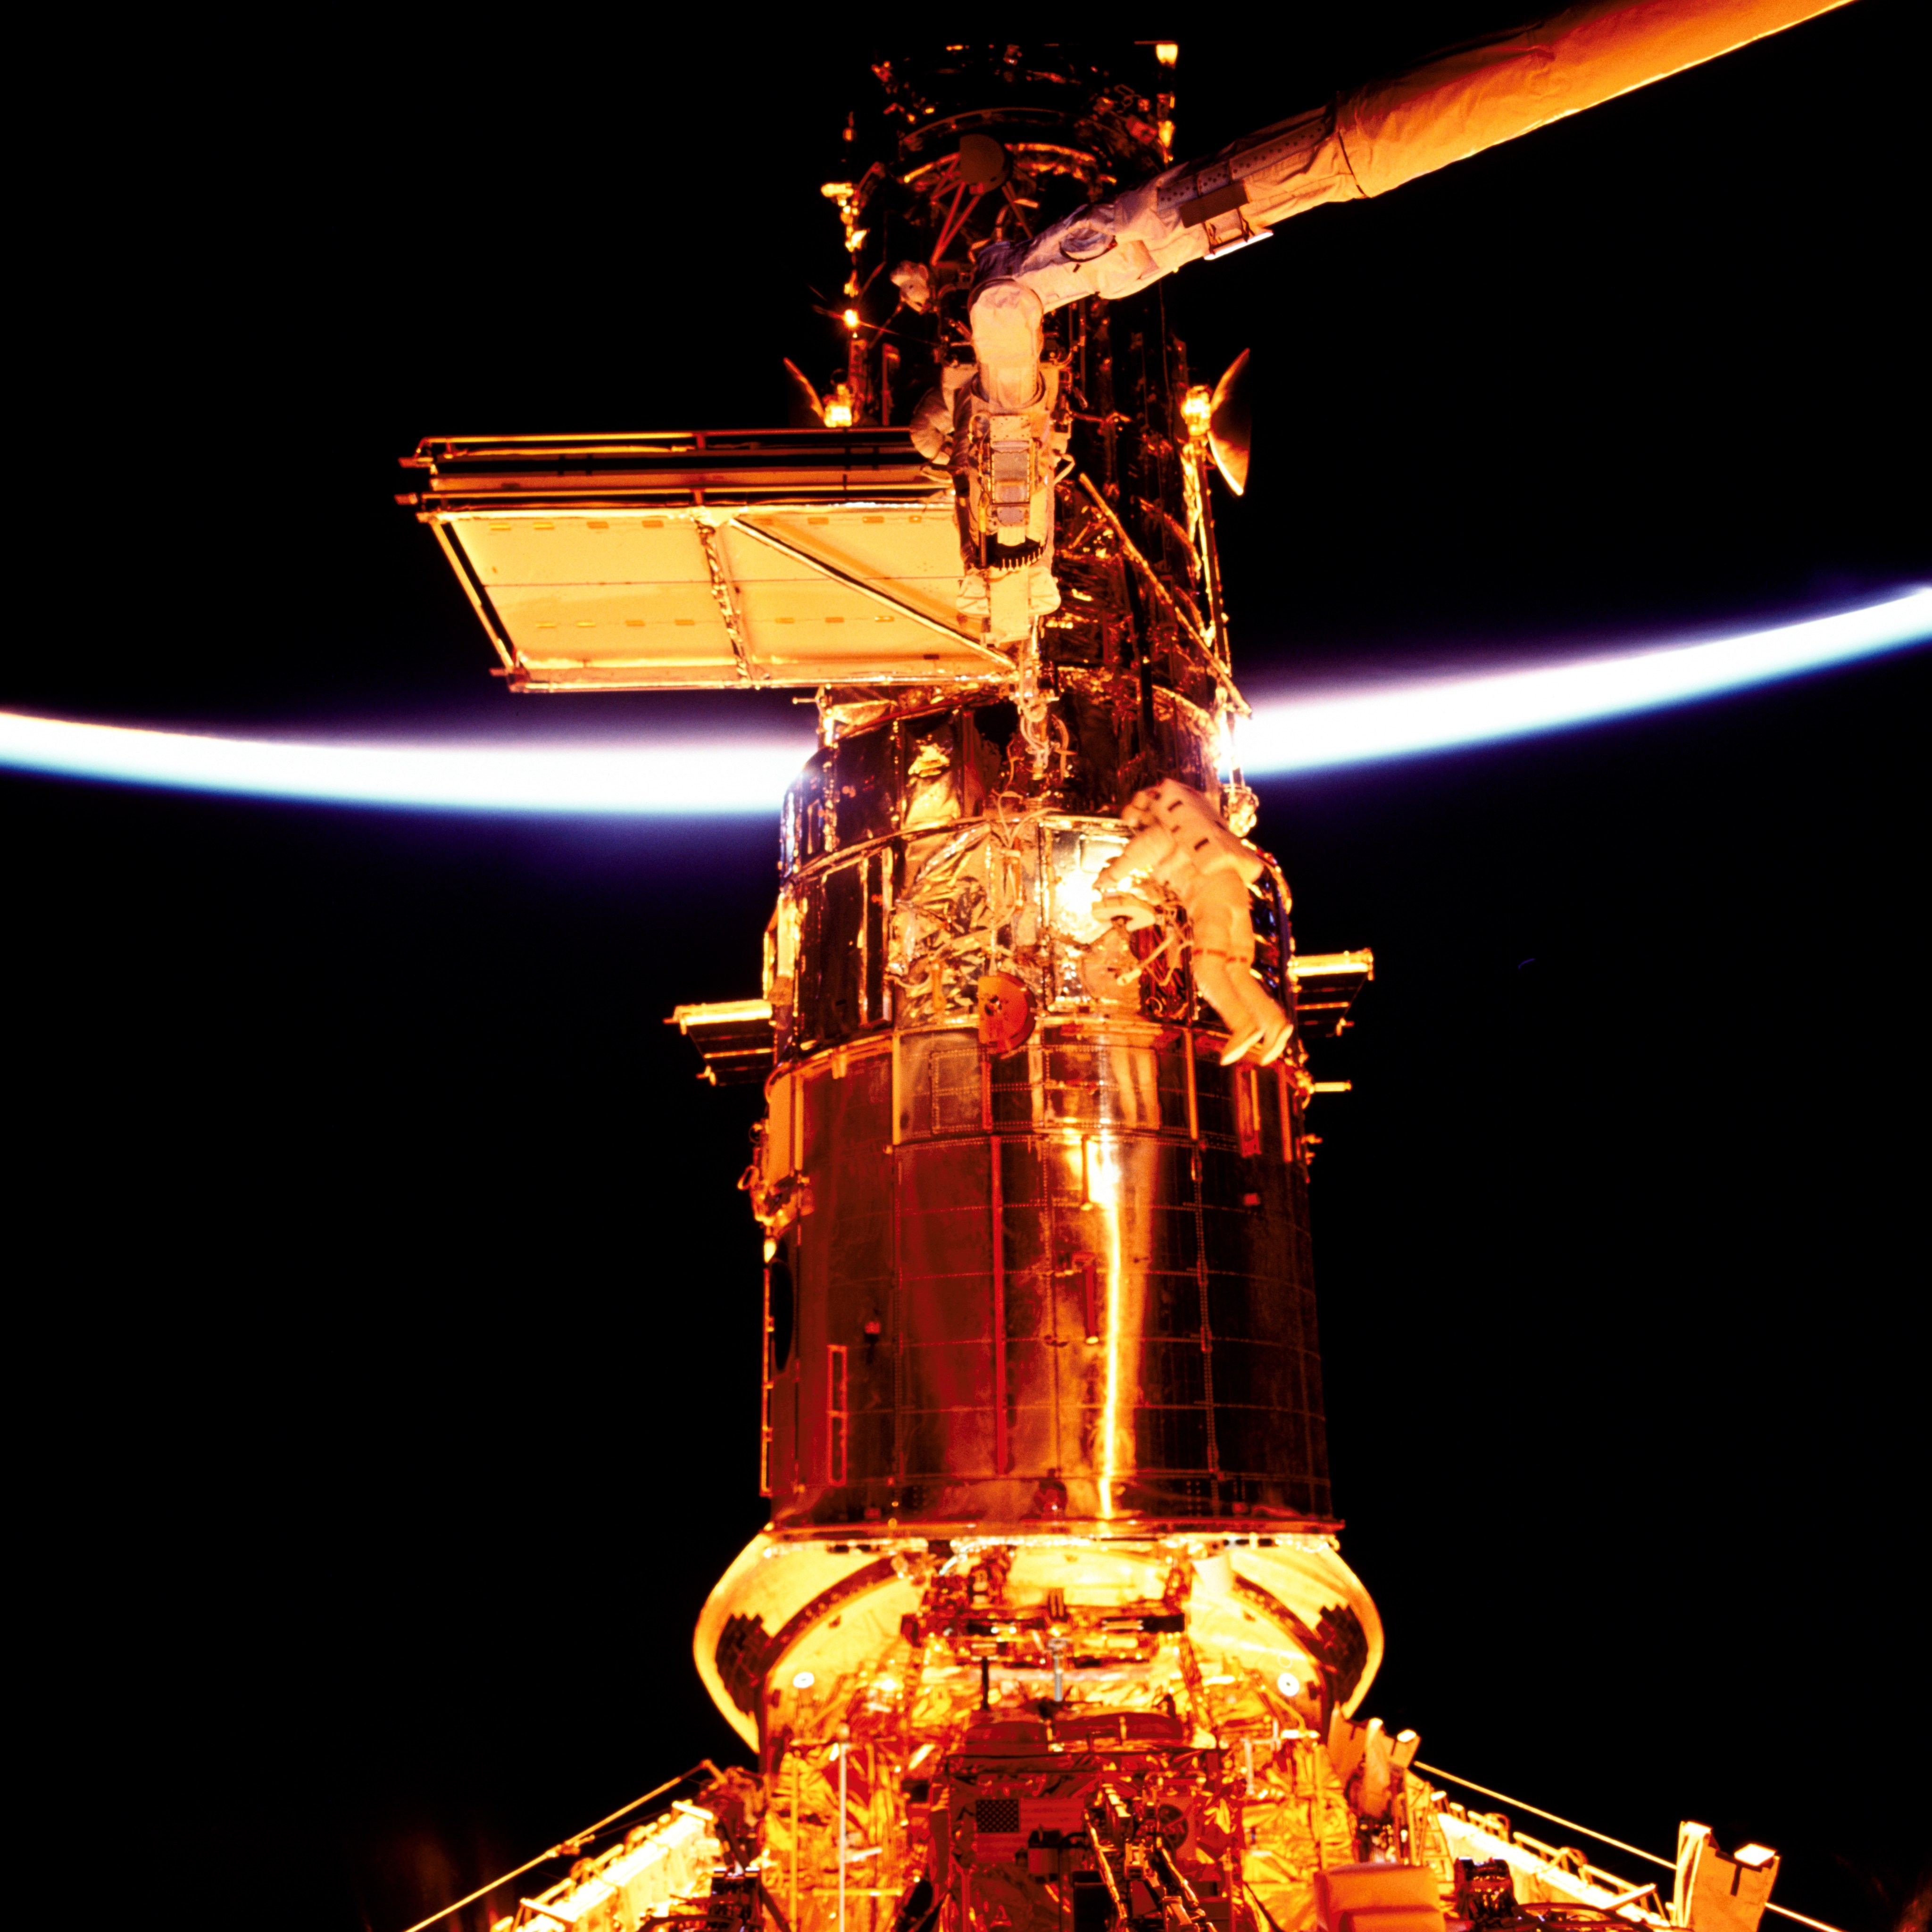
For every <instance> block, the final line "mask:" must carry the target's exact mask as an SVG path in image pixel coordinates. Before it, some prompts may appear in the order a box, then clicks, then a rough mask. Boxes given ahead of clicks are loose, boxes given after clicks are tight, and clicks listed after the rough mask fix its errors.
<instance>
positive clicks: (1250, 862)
mask: <svg viewBox="0 0 1932 1932" xmlns="http://www.w3.org/2000/svg"><path fill="white" fill-rule="evenodd" d="M1121 823H1124V824H1125V825H1127V826H1130V827H1131V828H1132V829H1133V832H1134V836H1133V838H1132V839H1130V841H1128V844H1127V850H1125V851H1124V852H1123V853H1121V855H1120V856H1119V857H1118V858H1117V859H1112V860H1110V861H1109V862H1108V863H1107V864H1106V865H1103V867H1102V868H1101V869H1100V874H1099V875H1098V877H1097V878H1096V879H1095V880H1094V886H1095V888H1096V890H1097V894H1098V896H1097V898H1096V899H1095V901H1094V916H1095V917H1096V918H1097V919H1103V920H1118V921H1119V922H1121V924H1122V925H1123V926H1124V927H1125V928H1126V929H1127V930H1128V931H1130V932H1131V931H1134V930H1136V929H1139V928H1140V927H1143V926H1152V925H1154V924H1155V923H1156V922H1157V921H1158V920H1159V919H1160V916H1161V913H1160V894H1159V893H1158V892H1147V891H1145V889H1142V890H1137V889H1136V886H1135V885H1134V884H1133V883H1131V881H1133V878H1134V876H1135V875H1136V874H1141V875H1142V876H1143V877H1145V878H1146V879H1148V880H1153V881H1155V882H1156V883H1157V885H1158V886H1160V887H1164V888H1165V889H1166V892H1168V893H1170V894H1172V896H1173V897H1174V898H1176V899H1178V900H1179V901H1180V902H1181V905H1182V906H1183V907H1184V908H1185V910H1186V911H1187V922H1188V927H1189V931H1190V936H1191V938H1192V941H1193V956H1194V980H1195V983H1196V986H1199V988H1200V989H1201V991H1202V993H1203V994H1205V995H1206V997H1207V998H1208V1001H1209V1003H1210V1004H1211V1005H1212V1006H1213V1007H1214V1010H1215V1011H1216V1012H1217V1013H1219V1014H1220V1016H1221V1019H1222V1021H1223V1024H1224V1025H1226V1028H1227V1029H1228V1031H1229V1036H1230V1037H1229V1041H1228V1045H1227V1049H1226V1052H1223V1054H1222V1055H1221V1064H1222V1065H1223V1067H1232V1066H1233V1065H1234V1064H1235V1062H1236V1061H1238V1060H1241V1059H1242V1058H1245V1056H1246V1055H1247V1054H1248V1053H1249V1052H1250V1051H1251V1050H1252V1049H1254V1048H1255V1047H1256V1046H1259V1048H1260V1049H1262V1055H1261V1058H1262V1065H1263V1066H1266V1065H1268V1064H1269V1063H1270V1062H1271V1061H1276V1060H1279V1059H1280V1058H1281V1056H1282V1055H1283V1054H1284V1053H1285V1052H1287V1050H1288V1043H1289V1039H1290V1037H1291V1036H1292V1033H1293V1028H1292V1025H1291V1024H1290V1022H1289V1017H1288V1016H1287V1015H1286V1013H1283V1011H1282V1010H1281V1008H1280V1007H1278V1006H1277V1005H1276V1004H1275V1003H1274V1001H1273V1000H1271V998H1269V997H1268V994H1267V992H1265V990H1264V989H1263V988H1262V983H1261V982H1260V981H1259V980H1257V979H1256V977H1255V975H1254V962H1255V929H1254V926H1253V922H1252V921H1251V920H1250V918H1249V916H1248V888H1249V887H1250V886H1251V885H1253V883H1254V882H1255V881H1256V880H1257V879H1259V877H1261V875H1262V861H1261V857H1260V855H1259V853H1256V850H1255V849H1254V847H1253V846H1252V845H1250V844H1247V843H1245V842H1244V841H1243V840H1241V839H1239V838H1236V837H1235V835H1234V833H1232V832H1230V831H1229V829H1228V828H1227V826H1226V825H1224V824H1223V823H1222V822H1221V820H1220V816H1219V814H1217V812H1216V811H1215V810H1214V807H1213V805H1211V804H1209V803H1208V800H1207V799H1205V798H1204V797H1202V795H1201V793H1199V792H1198V791H1194V790H1190V788H1189V787H1187V786H1186V785H1184V784H1178V783H1177V782H1176V781H1175V780H1174V779H1172V778H1166V779H1163V781H1161V783H1160V784H1157V785H1156V786H1155V787H1154V788H1153V789H1152V790H1150V791H1142V792H1136V793H1135V794H1134V796H1133V798H1132V799H1130V800H1129V802H1128V804H1127V809H1126V810H1125V811H1123V812H1122V813H1121Z"/></svg>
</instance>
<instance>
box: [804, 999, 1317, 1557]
mask: <svg viewBox="0 0 1932 1932" xmlns="http://www.w3.org/2000/svg"><path fill="white" fill-rule="evenodd" d="M1224 1043H1225V1035H1222V1034H1216V1033H1213V1032H1208V1031H1202V1030H1200V1029H1198V1028H1193V1027H1190V1026H1162V1025H1156V1024H1152V1023H1149V1022H1133V1021H1130V1020H1126V1019H1094V1018H1092V1017H1090V1016H1070V1017H1067V1018H1064V1019H1049V1020H1047V1021H1046V1022H1045V1023H1043V1025H1040V1027H1038V1028H1037V1029H1036V1030H1035V1031H1034V1035H1033V1037H1031V1039H1029V1040H1028V1041H1027V1042H1026V1043H1025V1044H1024V1045H1023V1046H1020V1047H1019V1048H1018V1049H1015V1050H1013V1051H1012V1052H1006V1053H1001V1052H996V1051H995V1050H994V1049H992V1048H991V1047H989V1046H987V1045H986V1044H984V1043H982V1042H981V1041H980V1039H979V1037H978V1036H977V1030H976V1029H975V1028H974V1027H973V1026H971V1025H963V1026H950V1027H948V1026H939V1027H934V1026H923V1027H917V1028H905V1029H903V1030H898V1031H893V1032H892V1033H890V1034H887V1035H886V1036H884V1037H881V1038H880V1039H879V1040H877V1042H876V1043H865V1045H863V1046H855V1047H853V1048H850V1049H838V1050H834V1051H832V1052H828V1053H825V1054H821V1055H813V1056H811V1058H809V1059H808V1060H806V1061H805V1062H803V1063H802V1064H800V1065H798V1066H796V1067H793V1068H792V1069H790V1070H787V1071H786V1072H784V1073H781V1074H780V1075H779V1076H778V1077H777V1079H775V1081H774V1082H773V1083H772V1107H773V1112H774V1117H775V1118H781V1125H780V1126H778V1127H777V1128H776V1129H775V1131H774V1133H773V1135H772V1144H773V1145H784V1147H785V1148H786V1151H788V1152H790V1153H791V1154H793V1163H792V1164H791V1166H790V1172H792V1173H793V1175H795V1176H796V1180H795V1182H794V1184H793V1198H794V1201H795V1203H796V1206H797V1208H798V1210H799V1211H798V1212H796V1214H794V1215H793V1217H791V1218H790V1220H789V1222H788V1223H787V1225H786V1226H784V1229H783V1230H782V1231H781V1232H780V1234H779V1235H778V1238H777V1240H776V1242H775V1248H774V1252H773V1253H772V1259H771V1261H770V1262H769V1275H768V1295H769V1299H768V1307H769V1322H768V1324H767V1328H768V1357H767V1361H766V1400H767V1403H768V1405H769V1408H768V1415H769V1430H770V1436H769V1445H770V1446H769V1472H768V1486H769V1492H770V1494H771V1498H772V1518H773V1521H774V1523H775V1525H776V1526H779V1527H780V1528H785V1527H804V1526H820V1527H829V1526H836V1525H841V1524H851V1525H877V1524H879V1523H885V1522H897V1523H901V1524H902V1525H908V1526H909V1525H912V1524H922V1525H926V1526H940V1525H949V1526H967V1525H971V1524H975V1523H978V1524H986V1523H1007V1524H1015V1525H1019V1524H1035V1525H1039V1524H1043V1523H1052V1522H1055V1521H1060V1520H1066V1521H1079V1522H1085V1523H1093V1522H1105V1521H1111V1520H1127V1519H1133V1520H1157V1521H1161V1522H1178V1521H1194V1520H1220V1521H1223V1522H1225V1520H1226V1519H1228V1518H1229V1517H1237V1518H1238V1517H1248V1516H1260V1517H1286V1516H1293V1517H1302V1518H1313V1519H1316V1520H1322V1519H1326V1518H1327V1517H1328V1514H1329V1508H1330V1505H1329V1492H1328V1461H1327V1448H1326V1443H1325V1436H1324V1429H1323V1421H1322V1385H1321V1365H1320V1359H1319V1353H1318V1350H1317V1346H1316V1322H1315V1301H1314V1292H1313V1280H1312V1273H1311V1269H1310V1259H1309V1240H1308V1226H1307V1177H1306V1171H1305V1166H1304V1148H1303V1147H1302V1145H1301V1140H1300V1133H1301V1115H1300V1101H1299V1096H1298V1091H1297V1084H1296V1082H1295V1079H1294V1078H1293V1077H1292V1074H1291V1072H1290V1071H1289V1070H1288V1069H1286V1068H1284V1067H1280V1066H1277V1067H1259V1066H1256V1065H1254V1064H1252V1063H1244V1064H1240V1065H1237V1066H1235V1067H1222V1066H1221V1065H1220V1048H1221V1046H1223V1044H1224Z"/></svg>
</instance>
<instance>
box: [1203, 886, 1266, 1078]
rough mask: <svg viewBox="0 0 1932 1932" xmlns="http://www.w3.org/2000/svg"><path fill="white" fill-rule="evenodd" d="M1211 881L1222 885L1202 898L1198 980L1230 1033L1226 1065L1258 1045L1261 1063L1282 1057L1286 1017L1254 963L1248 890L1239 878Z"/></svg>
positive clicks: (1223, 1054) (1230, 1064) (1231, 1064)
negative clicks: (1252, 964) (1260, 978)
mask: <svg viewBox="0 0 1932 1932" xmlns="http://www.w3.org/2000/svg"><path fill="white" fill-rule="evenodd" d="M1210 883H1213V884H1214V885H1215V886H1220V887H1221V889H1219V890H1217V891H1215V892H1212V893H1205V892H1204V893H1202V894H1200V895H1198V897H1197V900H1196V908H1197V909H1196V911H1195V915H1194V921H1193V926H1194V978H1195V983H1196V985H1198V986H1199V987H1200V989H1201V990H1202V992H1203V993H1204V994H1205V995H1206V996H1207V998H1208V1001H1209V1003H1210V1004H1211V1005H1212V1006H1213V1007H1214V1010H1215V1011H1216V1012H1217V1013H1219V1014H1220V1016H1221V1019H1222V1022H1223V1025H1226V1028H1227V1029H1228V1032H1229V1036H1230V1037H1229V1041H1228V1044H1227V1046H1226V1049H1224V1051H1223V1053H1222V1055H1221V1064H1222V1065H1223V1067H1232V1066H1233V1065H1234V1064H1235V1062H1236V1061H1238V1060H1240V1059H1241V1058H1244V1056H1246V1055H1247V1054H1248V1053H1250V1052H1252V1051H1253V1049H1254V1048H1256V1047H1257V1046H1259V1047H1260V1048H1261V1049H1262V1064H1263V1065H1264V1066H1265V1065H1266V1064H1268V1062H1269V1061H1274V1060H1278V1059H1280V1058H1281V1056H1282V1055H1283V1053H1285V1052H1286V1051H1287V1049H1288V1042H1289V1033H1290V1028H1289V1022H1288V1016H1287V1015H1286V1013H1283V1011H1282V1010H1281V1009H1280V1007H1278V1006H1277V1005H1276V1004H1275V1003H1274V1001H1272V1000H1271V999H1270V998H1268V994H1267V992H1265V989H1263V987H1262V983H1261V982H1260V981H1259V980H1257V979H1256V977H1255V976H1254V973H1253V970H1252V968H1251V967H1250V961H1252V960H1253V958H1254V956H1255V935H1254V928H1253V926H1250V924H1249V922H1248V915H1247V887H1246V886H1243V885H1241V883H1240V882H1239V881H1238V880H1234V879H1229V880H1226V883H1225V884H1223V881H1222V880H1220V879H1219V878H1217V879H1215V880H1212V881H1211V882H1210Z"/></svg>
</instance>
